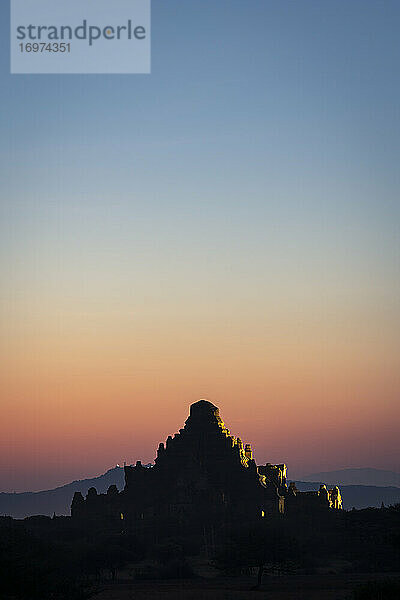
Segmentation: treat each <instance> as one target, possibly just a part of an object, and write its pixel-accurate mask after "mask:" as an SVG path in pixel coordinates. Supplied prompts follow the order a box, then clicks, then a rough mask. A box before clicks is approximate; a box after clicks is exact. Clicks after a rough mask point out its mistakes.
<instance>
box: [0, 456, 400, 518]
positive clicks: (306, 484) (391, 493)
mask: <svg viewBox="0 0 400 600" xmlns="http://www.w3.org/2000/svg"><path fill="white" fill-rule="evenodd" d="M145 466H147V465H145ZM346 471H375V469H347V470H346ZM346 471H335V472H334V473H343V472H346ZM389 473H390V471H389ZM320 475H324V477H321V478H320V477H316V476H314V477H316V479H315V480H314V482H310V481H296V485H297V487H298V488H299V490H301V491H308V490H314V489H318V487H319V485H320V482H322V483H327V484H330V482H329V481H328V478H327V477H325V475H328V474H327V473H320ZM394 475H396V473H394ZM331 481H332V484H335V483H337V482H339V484H341V482H340V479H339V478H335V477H334V478H333V479H332V480H331ZM113 484H115V485H116V486H117V487H118V489H120V490H121V489H122V488H123V487H124V469H123V468H122V467H115V468H114V469H110V470H109V471H107V472H106V473H104V475H100V476H99V477H94V478H93V479H82V480H81V481H73V482H72V483H68V484H66V485H63V486H62V487H58V488H55V489H54V490H45V491H43V492H23V493H19V494H10V493H4V492H3V493H0V515H9V516H11V517H14V518H16V519H23V518H25V517H28V516H31V515H49V516H51V515H52V514H53V513H56V514H57V515H69V514H70V506H71V501H72V498H73V495H74V493H75V492H76V491H78V492H82V494H86V493H87V491H88V489H89V488H91V487H95V488H96V489H97V491H98V492H99V493H104V492H106V491H107V489H108V487H109V486H110V485H113ZM340 488H341V492H342V496H343V504H344V508H345V509H351V508H352V507H353V506H354V507H355V508H367V507H368V506H376V507H379V506H381V503H382V502H383V503H384V504H385V505H390V504H396V503H400V485H399V486H398V487H395V486H391V487H389V486H381V487H379V486H371V485H340Z"/></svg>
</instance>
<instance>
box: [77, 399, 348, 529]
mask: <svg viewBox="0 0 400 600" xmlns="http://www.w3.org/2000/svg"><path fill="white" fill-rule="evenodd" d="M341 508H342V501H341V495H340V491H339V488H338V487H337V486H335V487H333V488H332V489H327V487H326V486H325V485H321V486H320V488H319V489H318V490H316V491H312V492H299V491H298V490H297V488H296V485H295V484H294V483H290V484H289V485H288V483H287V480H286V465H284V464H278V465H272V464H270V463H266V464H265V465H258V466H257V465H256V463H255V460H254V459H253V452H252V449H251V446H250V444H243V442H242V440H241V439H240V438H237V437H234V436H233V435H232V434H231V433H230V431H229V429H227V427H226V426H225V424H224V422H223V421H222V419H221V417H220V415H219V409H218V408H217V407H216V406H214V405H213V404H211V402H208V401H207V400H200V401H198V402H195V403H194V404H192V405H191V407H190V415H189V417H188V419H187V420H186V423H185V426H184V427H183V429H180V430H179V433H176V434H175V435H174V436H173V437H172V436H169V437H168V439H167V441H166V444H165V445H164V444H163V443H161V444H160V445H159V448H158V451H157V457H156V459H155V463H154V465H146V466H143V465H142V463H141V462H140V461H138V462H137V463H136V465H134V466H125V487H124V489H123V490H122V491H121V492H119V491H118V489H117V487H116V486H115V485H114V486H110V488H109V489H108V491H107V493H106V494H98V493H97V491H96V490H95V489H94V488H91V489H90V490H89V491H88V494H87V496H86V498H84V497H83V496H82V494H81V493H80V492H77V493H75V495H74V498H73V501H72V507H71V515H72V517H73V519H74V520H76V521H81V522H82V524H83V523H85V524H86V525H88V524H91V525H92V526H93V527H98V528H103V527H112V526H114V527H116V528H119V530H124V531H131V532H135V533H137V534H138V535H143V536H145V537H149V538H152V539H161V538H164V537H168V536H172V535H182V536H187V535H196V534H199V535H202V534H203V532H206V531H207V532H211V534H210V535H212V532H214V531H217V530H221V529H223V528H224V527H226V528H228V527H229V526H231V525H232V524H234V523H238V522H241V523H249V524H256V523H257V522H262V521H263V520H264V519H269V518H272V517H273V516H281V517H282V518H284V517H285V515H293V516H294V515H295V514H296V513H298V514H299V516H300V515H305V514H310V513H315V514H316V515H317V514H322V513H325V512H326V511H329V510H332V509H333V510H335V509H336V510H338V509H341Z"/></svg>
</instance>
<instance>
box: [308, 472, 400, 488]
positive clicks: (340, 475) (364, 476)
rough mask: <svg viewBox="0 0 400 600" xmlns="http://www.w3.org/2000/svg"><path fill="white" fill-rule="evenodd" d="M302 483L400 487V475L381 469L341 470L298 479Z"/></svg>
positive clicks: (313, 474)
mask: <svg viewBox="0 0 400 600" xmlns="http://www.w3.org/2000/svg"><path fill="white" fill-rule="evenodd" d="M300 479H301V480H302V481H323V482H324V483H326V484H327V485H328V484H329V485H340V486H343V485H373V486H383V487H400V473H395V472H394V471H383V470H382V469H342V470H340V471H326V472H322V473H312V474H311V475H306V476H304V477H301V478H300Z"/></svg>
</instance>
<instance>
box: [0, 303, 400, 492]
mask: <svg viewBox="0 0 400 600" xmlns="http://www.w3.org/2000/svg"><path fill="white" fill-rule="evenodd" d="M275 316H276V315H273V317H270V316H269V315H267V316H265V315H264V316H263V315H261V314H258V315H252V316H246V315H243V317H242V319H241V320H240V322H238V323H236V322H234V321H233V320H229V319H228V318H225V319H224V316H223V315H222V314H221V315H220V318H217V315H214V319H213V320H207V319H206V318H204V317H203V318H199V320H198V322H193V323H190V321H189V320H186V319H185V318H182V319H179V318H177V317H175V319H174V318H173V315H171V318H170V320H168V322H166V321H163V320H162V319H160V318H159V317H158V318H157V316H156V315H154V316H152V317H151V318H147V319H144V320H142V321H139V320H138V319H136V318H135V317H133V316H132V317H130V316H127V317H126V320H124V318H123V315H122V314H117V315H115V314H111V315H101V317H96V316H95V315H90V316H89V317H87V316H82V315H78V316H76V315H72V316H69V317H68V318H67V317H66V316H65V315H63V316H62V319H60V320H58V321H57V319H54V321H53V322H51V319H48V321H47V326H46V327H44V326H43V324H42V322H40V321H34V320H33V319H32V321H31V322H30V326H31V328H30V327H26V326H25V329H24V335H22V334H20V336H19V337H18V335H17V333H18V332H17V331H16V326H15V325H14V330H12V327H11V326H10V332H9V344H8V348H7V352H6V353H5V354H4V355H3V356H2V361H1V362H2V366H1V370H2V386H3V392H5V390H6V393H3V396H4V398H5V402H4V403H3V409H2V412H3V419H2V434H1V438H0V449H1V452H0V462H1V467H2V473H3V481H2V487H3V490H4V491H10V490H14V489H15V490H26V489H43V488H46V487H52V486H53V485H59V484H62V483H65V482H67V481H69V480H71V479H77V478H84V477H86V476H95V475H97V474H100V473H102V472H104V471H105V470H106V469H108V468H110V467H112V466H114V465H115V464H116V463H122V462H123V461H124V460H126V461H127V462H128V463H131V462H135V461H136V460H138V459H141V460H142V461H144V462H150V461H152V460H153V459H154V456H155V452H156V448H157V446H158V443H159V442H160V441H164V440H165V439H166V437H167V436H168V435H169V434H172V433H174V432H175V431H177V430H178V429H179V428H180V427H182V425H183V423H184V421H185V419H186V418H187V415H188V411H189V405H190V404H191V403H192V402H194V401H196V400H197V399H198V398H201V397H207V398H208V399H210V400H211V401H212V402H213V403H214V404H216V405H217V406H218V407H219V408H220V411H221V416H222V418H223V419H224V421H225V423H226V424H227V427H229V429H230V430H231V431H232V433H233V434H235V435H236V436H239V437H241V438H242V439H243V440H244V441H246V442H250V443H251V444H252V447H253V451H254V454H255V458H256V460H257V462H258V463H265V462H272V463H275V462H285V463H286V464H287V465H288V467H289V477H290V474H293V475H297V476H298V475H301V474H304V475H305V474H307V473H309V472H315V471H321V470H328V469H334V468H343V467H356V466H372V467H378V468H379V467H380V468H385V467H386V468H392V469H396V464H397V460H398V457H397V455H396V448H397V426H396V423H397V422H398V416H399V405H398V402H397V398H398V390H399V380H398V375H397V373H399V372H400V369H398V370H396V364H395V363H396V360H397V357H398V354H396V353H395V352H394V347H393V349H391V348H390V347H388V344H387V343H386V345H385V344H383V343H382V336H385V339H386V340H387V338H388V334H389V332H388V331H382V329H381V327H382V323H380V329H379V328H378V327H376V328H375V329H374V327H373V325H371V324H368V328H366V329H365V330H362V329H360V328H357V327H356V326H354V327H353V329H351V328H350V327H349V326H348V323H342V324H341V328H339V324H338V323H337V322H335V323H334V324H332V323H331V322H323V321H322V319H321V318H318V315H313V316H312V315H309V319H308V320H307V319H306V318H305V316H306V315H302V317H303V318H302V320H298V321H297V322H296V320H295V319H293V320H292V322H290V321H289V320H288V319H286V320H284V319H283V318H282V317H281V319H280V320H279V321H277V320H276V319H275ZM281 323H285V327H282V325H281ZM246 331H247V333H246ZM393 344H394V341H393Z"/></svg>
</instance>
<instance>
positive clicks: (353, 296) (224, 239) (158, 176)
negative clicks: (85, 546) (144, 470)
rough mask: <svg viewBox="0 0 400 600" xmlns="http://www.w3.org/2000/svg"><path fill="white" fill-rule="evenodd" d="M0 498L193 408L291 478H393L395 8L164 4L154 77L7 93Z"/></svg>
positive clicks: (398, 150) (39, 80) (9, 87)
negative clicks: (332, 473) (354, 472)
mask: <svg viewBox="0 0 400 600" xmlns="http://www.w3.org/2000/svg"><path fill="white" fill-rule="evenodd" d="M5 4H7V3H3V2H2V5H1V8H0V18H1V38H0V50H1V52H0V84H1V89H0V193H1V209H0V210H1V214H0V220H1V225H0V276H1V290H2V292H1V301H0V317H1V348H0V351H1V354H0V377H1V378H0V387H1V390H0V391H1V420H0V491H1V490H2V491H10V490H17V491H18V490H28V489H29V490H37V489H43V488H48V487H52V486H54V485H57V484H62V483H65V482H67V481H69V480H71V479H77V478H83V477H85V476H93V475H96V474H99V473H101V472H104V471H105V470H106V469H107V468H109V467H111V466H113V465H114V464H115V463H117V462H118V463H121V462H122V461H124V460H126V461H127V462H134V461H136V460H137V459H142V460H143V461H145V462H148V461H150V460H153V458H154V454H155V449H156V447H157V445H158V443H159V441H161V440H164V439H165V438H166V436H167V435H168V434H170V433H173V432H174V431H177V430H178V429H179V428H180V427H181V426H182V424H183V422H184V420H185V419H186V418H187V415H188V407H189V404H190V403H191V402H194V401H195V400H197V399H199V398H202V397H205V398H208V399H210V400H211V401H212V402H214V403H215V404H217V405H218V406H219V407H220V408H221V412H222V417H223V418H224V420H225V422H226V423H227V425H228V427H230V429H231V431H232V432H233V433H234V434H236V435H240V436H241V437H242V438H243V439H244V441H250V442H251V443H252V444H253V447H254V451H255V456H256V460H257V461H258V462H260V463H262V462H266V461H269V462H286V463H287V464H288V465H289V475H290V474H292V475H294V474H295V475H297V476H301V475H304V474H307V473H310V472H313V471H321V470H328V469H336V468H343V467H364V466H370V467H377V468H387V469H393V470H399V469H400V466H399V444H398V430H399V422H400V418H399V417H400V402H399V392H400V377H399V373H400V364H399V363H400V359H399V357H400V327H399V325H400V311H399V306H400V304H399V297H400V277H399V275H400V252H399V250H400V245H399V223H400V203H399V190H400V174H399V173H400V171H399V155H400V109H399V106H400V102H399V97H400V75H399V50H400V41H399V35H398V32H399V27H400V4H399V2H398V1H397V0H392V1H391V0H379V1H378V0H375V1H372V0H333V1H327V0H291V1H288V0H275V1H271V0H241V1H238V0H218V1H217V2H216V1H215V0H213V1H211V0H190V1H187V2H182V1H180V2H178V1H177V0H167V1H165V0H153V25H152V46H153V50H152V55H153V70H152V75H150V76H142V75H137V76H135V75H131V76H115V75H110V76H96V75H88V76H56V75H51V76H17V75H13V76H11V75H9V50H8V41H9V33H8V21H9V15H8V8H7V7H6V6H4V5H5Z"/></svg>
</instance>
